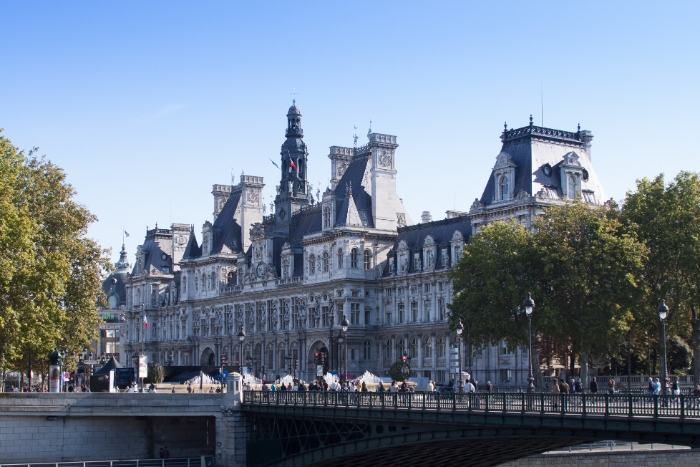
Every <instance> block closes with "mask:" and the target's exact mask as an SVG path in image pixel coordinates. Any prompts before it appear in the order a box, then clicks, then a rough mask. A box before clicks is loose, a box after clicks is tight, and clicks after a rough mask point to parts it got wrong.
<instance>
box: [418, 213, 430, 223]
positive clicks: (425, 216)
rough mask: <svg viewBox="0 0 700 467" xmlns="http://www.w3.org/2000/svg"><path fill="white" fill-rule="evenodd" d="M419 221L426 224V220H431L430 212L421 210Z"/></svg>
mask: <svg viewBox="0 0 700 467" xmlns="http://www.w3.org/2000/svg"><path fill="white" fill-rule="evenodd" d="M420 221H421V222H422V223H423V224H427V223H428V222H432V221H433V216H432V215H431V214H430V211H423V214H421V215H420Z"/></svg>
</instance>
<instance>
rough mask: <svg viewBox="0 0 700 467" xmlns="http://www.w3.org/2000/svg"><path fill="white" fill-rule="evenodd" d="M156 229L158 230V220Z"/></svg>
mask: <svg viewBox="0 0 700 467" xmlns="http://www.w3.org/2000/svg"><path fill="white" fill-rule="evenodd" d="M156 230H158V222H156Z"/></svg>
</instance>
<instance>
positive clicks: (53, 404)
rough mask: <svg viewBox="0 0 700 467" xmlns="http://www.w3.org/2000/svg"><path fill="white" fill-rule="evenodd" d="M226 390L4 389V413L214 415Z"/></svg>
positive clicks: (0, 401)
mask: <svg viewBox="0 0 700 467" xmlns="http://www.w3.org/2000/svg"><path fill="white" fill-rule="evenodd" d="M226 403H227V397H226V394H167V393H166V394H150V393H145V394H141V393H119V394H117V393H75V392H74V393H61V394H52V393H3V394H0V417H1V416H3V415H38V416H44V415H45V416H59V417H62V416H71V415H73V416H78V415H82V416H85V415H95V416H100V415H108V416H121V415H123V416H134V415H143V416H146V415H149V416H168V415H192V416H206V415H209V416H212V415H217V414H221V411H222V409H221V406H222V405H231V404H226Z"/></svg>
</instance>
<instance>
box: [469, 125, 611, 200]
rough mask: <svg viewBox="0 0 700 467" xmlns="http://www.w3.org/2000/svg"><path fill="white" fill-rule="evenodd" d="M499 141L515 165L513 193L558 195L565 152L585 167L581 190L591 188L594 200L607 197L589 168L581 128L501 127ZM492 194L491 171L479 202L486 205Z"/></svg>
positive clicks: (591, 168) (493, 181) (591, 167)
mask: <svg viewBox="0 0 700 467" xmlns="http://www.w3.org/2000/svg"><path fill="white" fill-rule="evenodd" d="M501 140H502V141H503V145H502V147H501V152H505V153H507V154H509V155H510V156H511V158H512V160H513V162H514V163H515V164H516V165H517V167H516V169H515V186H514V188H515V189H514V191H513V196H517V195H518V193H519V192H520V191H525V192H526V193H527V194H529V195H530V196H534V195H536V194H537V193H538V192H539V191H540V190H542V189H545V190H548V191H551V192H552V193H556V195H557V196H559V197H561V196H562V192H561V178H560V177H561V172H560V166H561V163H562V162H563V157H564V155H565V154H566V153H568V152H572V151H573V152H575V153H576V154H578V156H579V162H580V163H581V166H582V167H583V168H584V169H586V170H587V171H588V174H589V177H588V181H582V184H581V189H582V190H591V191H593V192H594V193H595V197H596V200H598V201H599V202H604V201H605V200H606V199H607V198H606V195H605V191H604V190H603V186H602V184H601V183H600V182H599V180H598V176H597V175H596V173H595V170H594V169H593V164H592V163H591V158H590V154H588V153H587V152H586V149H585V144H584V142H583V139H582V137H581V131H578V132H575V133H572V132H567V131H561V130H553V129H550V128H542V127H537V126H528V127H523V128H517V129H513V130H507V131H504V132H503V134H502V135H501ZM545 164H549V165H550V166H551V167H552V172H551V175H550V176H546V175H545V174H544V172H543V167H544V165H545ZM495 194H496V182H495V180H494V177H493V174H491V176H489V180H488V182H487V184H486V188H484V191H483V194H482V195H481V200H480V201H481V203H483V204H484V205H490V204H492V203H493V200H494V197H495Z"/></svg>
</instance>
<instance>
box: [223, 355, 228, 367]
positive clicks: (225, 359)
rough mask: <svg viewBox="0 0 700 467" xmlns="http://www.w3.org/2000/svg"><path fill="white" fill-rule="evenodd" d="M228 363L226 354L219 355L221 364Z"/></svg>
mask: <svg viewBox="0 0 700 467" xmlns="http://www.w3.org/2000/svg"><path fill="white" fill-rule="evenodd" d="M227 363H228V359H227V358H226V355H222V356H221V365H222V366H223V365H226V364H227Z"/></svg>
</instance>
